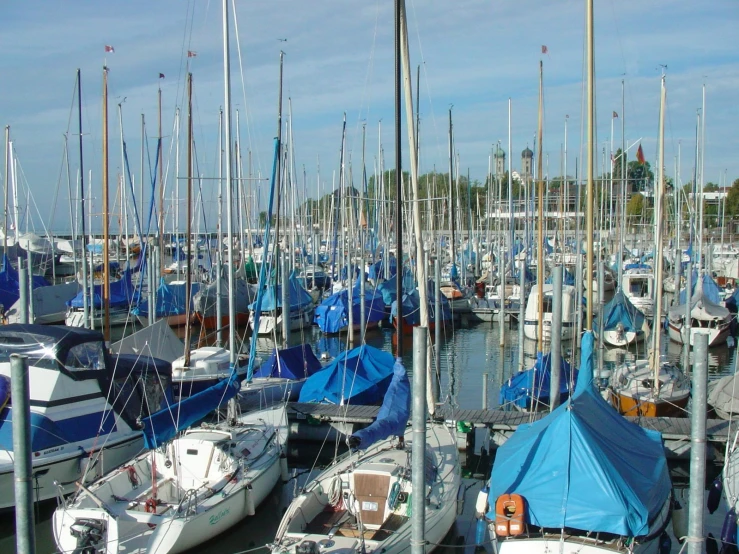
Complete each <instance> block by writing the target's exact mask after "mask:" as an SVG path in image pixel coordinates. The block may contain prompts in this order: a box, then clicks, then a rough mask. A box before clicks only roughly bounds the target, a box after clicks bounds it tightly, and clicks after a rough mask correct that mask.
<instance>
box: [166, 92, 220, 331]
mask: <svg viewBox="0 0 739 554" xmlns="http://www.w3.org/2000/svg"><path fill="white" fill-rule="evenodd" d="M160 81H161V79H160ZM157 114H158V125H159V159H158V160H157V165H158V166H159V253H160V255H159V275H164V255H163V254H162V253H163V252H164V170H163V169H162V149H163V148H164V144H163V142H162V85H161V84H160V85H159V90H158V91H157ZM218 223H219V225H220V220H219V222H218ZM218 247H219V248H220V243H219V244H218ZM220 327H221V325H220V323H219V324H218V328H219V329H220Z"/></svg>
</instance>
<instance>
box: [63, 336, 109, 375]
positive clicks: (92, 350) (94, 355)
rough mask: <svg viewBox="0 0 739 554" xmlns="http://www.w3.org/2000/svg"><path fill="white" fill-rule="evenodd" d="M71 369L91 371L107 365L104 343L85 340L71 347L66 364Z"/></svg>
mask: <svg viewBox="0 0 739 554" xmlns="http://www.w3.org/2000/svg"><path fill="white" fill-rule="evenodd" d="M64 367H66V368H67V369H68V370H69V371H89V370H95V369H103V368H104V367H105V354H104V352H103V343H102V342H99V341H95V342H83V343H82V344H78V345H77V346H73V347H72V348H70V349H69V353H68V354H67V361H66V362H65V364H64Z"/></svg>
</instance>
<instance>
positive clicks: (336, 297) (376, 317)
mask: <svg viewBox="0 0 739 554" xmlns="http://www.w3.org/2000/svg"><path fill="white" fill-rule="evenodd" d="M361 310H362V293H361V291H360V290H359V287H355V288H354V289H353V290H352V318H353V319H352V321H353V322H354V323H355V324H357V323H359V318H360V315H361ZM364 317H365V323H376V322H378V321H382V320H383V319H384V318H385V301H384V300H383V299H382V295H381V294H380V293H379V292H377V291H374V290H371V289H367V290H365V291H364ZM313 321H314V323H315V324H316V325H318V327H319V328H320V329H321V331H323V332H324V333H338V332H340V331H341V330H342V329H343V328H345V327H347V326H348V325H349V291H347V290H346V289H345V290H342V291H339V292H336V293H334V294H332V295H331V296H329V297H328V298H326V299H325V300H324V301H323V302H321V303H320V304H319V305H318V306H317V307H316V313H315V315H314V316H313Z"/></svg>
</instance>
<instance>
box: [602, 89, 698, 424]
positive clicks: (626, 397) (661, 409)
mask: <svg viewBox="0 0 739 554" xmlns="http://www.w3.org/2000/svg"><path fill="white" fill-rule="evenodd" d="M666 94H667V93H666V89H665V79H664V76H663V77H662V85H661V94H660V112H659V121H660V125H659V129H660V134H659V168H658V170H659V175H658V181H657V185H656V186H657V191H656V194H655V196H656V199H655V226H656V229H655V235H656V242H657V244H656V248H655V252H656V257H655V262H656V273H655V276H654V282H655V285H656V290H655V296H654V315H655V324H654V326H653V330H652V341H653V343H652V346H651V351H650V353H649V359H647V360H638V361H636V362H629V363H625V364H623V365H621V366H619V367H617V368H616V369H615V370H614V372H613V374H612V376H611V387H610V389H609V392H610V397H611V401H612V403H613V405H614V406H615V407H616V409H618V411H619V412H620V413H622V414H624V415H643V416H648V417H660V416H667V415H682V412H683V409H684V408H685V406H687V404H688V399H689V397H690V379H688V378H687V377H686V376H685V374H684V373H683V372H682V371H681V370H680V369H679V368H678V367H677V366H675V365H672V364H669V363H667V362H663V361H662V359H661V355H660V335H661V329H660V321H661V319H662V317H661V314H662V273H663V265H662V250H663V249H662V225H663V221H662V201H663V199H664V190H665V183H664V175H663V174H664V169H663V168H664V163H663V162H664V112H665V97H666ZM625 275H626V274H624V278H625Z"/></svg>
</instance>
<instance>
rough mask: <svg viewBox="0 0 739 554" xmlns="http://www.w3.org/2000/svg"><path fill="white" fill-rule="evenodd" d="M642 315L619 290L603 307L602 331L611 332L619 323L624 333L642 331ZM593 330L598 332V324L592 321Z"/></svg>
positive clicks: (643, 320)
mask: <svg viewBox="0 0 739 554" xmlns="http://www.w3.org/2000/svg"><path fill="white" fill-rule="evenodd" d="M644 322H645V319H644V314H643V313H641V311H639V309H638V308H637V307H636V306H634V304H632V303H631V300H629V299H628V297H627V296H626V295H625V294H624V293H623V291H622V290H621V289H620V288H619V289H618V290H617V291H616V294H614V295H613V298H611V300H610V301H609V302H608V304H606V305H605V306H604V307H603V329H605V330H606V331H612V330H614V329H615V328H616V326H617V325H618V324H619V323H620V324H621V325H623V328H624V331H626V332H633V333H636V332H639V331H642V330H644ZM593 329H595V331H596V332H597V331H598V322H597V321H595V320H594V321H593Z"/></svg>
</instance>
